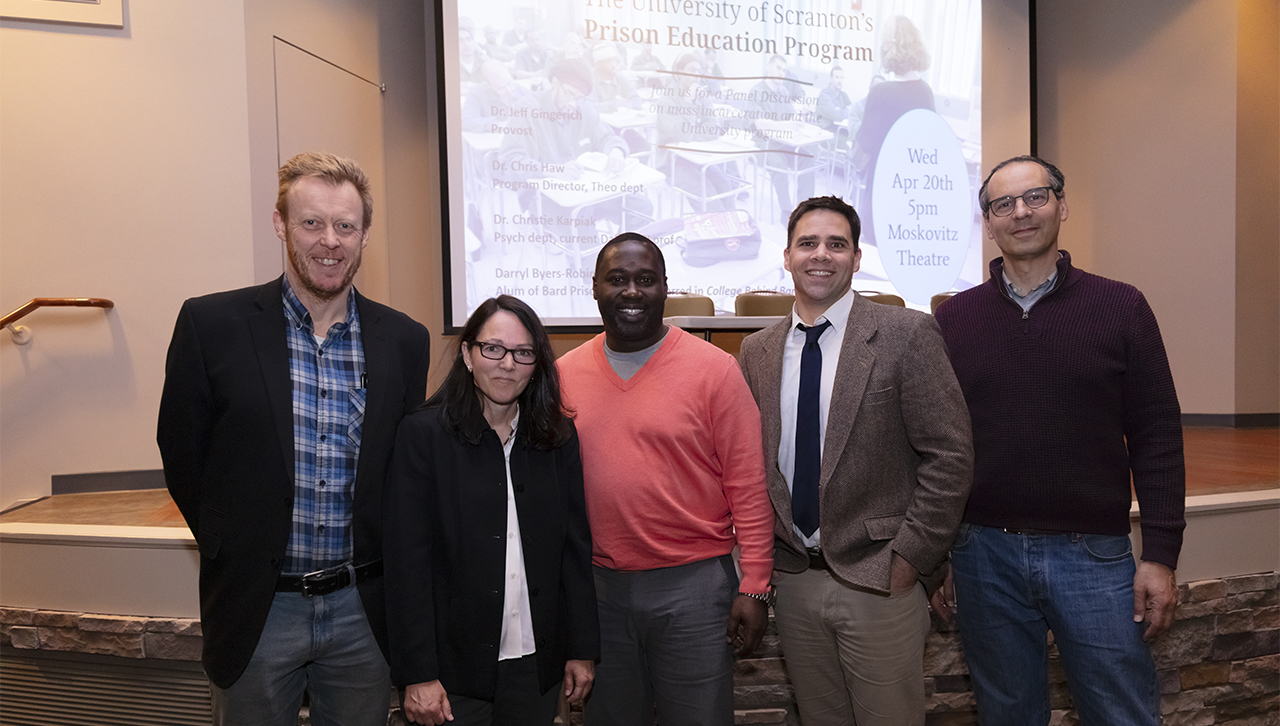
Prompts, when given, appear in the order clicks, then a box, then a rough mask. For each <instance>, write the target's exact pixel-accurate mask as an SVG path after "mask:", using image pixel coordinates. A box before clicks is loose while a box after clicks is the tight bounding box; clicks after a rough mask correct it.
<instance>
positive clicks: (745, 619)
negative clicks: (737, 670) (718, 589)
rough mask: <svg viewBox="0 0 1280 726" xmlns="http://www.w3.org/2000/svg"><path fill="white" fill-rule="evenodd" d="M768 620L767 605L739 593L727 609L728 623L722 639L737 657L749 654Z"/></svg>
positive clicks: (761, 636) (758, 642) (758, 643)
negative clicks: (731, 606) (730, 646)
mask: <svg viewBox="0 0 1280 726" xmlns="http://www.w3.org/2000/svg"><path fill="white" fill-rule="evenodd" d="M768 622H769V606H768V605H765V604H764V603H763V602H761V601H760V600H757V599H755V598H754V597H747V596H746V595H743V594H741V593H739V594H738V596H737V597H735V598H734V599H733V608H732V609H731V610H730V611H729V624H728V626H727V627H726V628H725V631H724V641H725V642H726V643H728V644H729V645H732V646H733V652H734V653H735V654H736V655H737V656H738V657H744V656H746V655H749V654H750V653H751V651H753V650H755V649H756V646H757V645H760V639H761V638H763V637H764V626H765V625H766V624H767V623H768Z"/></svg>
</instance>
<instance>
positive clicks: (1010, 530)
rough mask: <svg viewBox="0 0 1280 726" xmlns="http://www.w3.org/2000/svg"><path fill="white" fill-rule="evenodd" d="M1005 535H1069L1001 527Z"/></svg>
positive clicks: (1050, 531)
mask: <svg viewBox="0 0 1280 726" xmlns="http://www.w3.org/2000/svg"><path fill="white" fill-rule="evenodd" d="M1001 529H1002V530H1004V533H1005V534H1026V535H1031V536H1034V537H1052V536H1054V535H1059V534H1071V533H1070V532H1063V531H1061V530H1055V529H1025V528H1024V529H1015V528H1013V527H1001Z"/></svg>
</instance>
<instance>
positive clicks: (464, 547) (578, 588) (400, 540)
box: [383, 406, 600, 701]
mask: <svg viewBox="0 0 1280 726" xmlns="http://www.w3.org/2000/svg"><path fill="white" fill-rule="evenodd" d="M527 442H528V438H527V436H526V434H525V431H524V426H521V427H520V429H519V430H518V431H517V432H516V440H515V443H514V444H513V445H512V449H511V483H512V488H513V489H514V491H515V497H516V511H517V514H518V516H519V519H520V539H521V543H522V545H523V547H524V567H525V577H526V578H527V580H528V584H529V606H530V608H531V609H532V614H533V637H534V642H535V645H536V648H537V661H538V677H539V681H540V684H541V687H542V692H543V693H546V692H547V690H548V689H550V688H552V687H553V686H555V685H556V684H557V683H559V682H560V681H561V680H562V679H563V678H564V664H565V661H566V660H568V659H574V660H595V659H597V658H598V657H599V656H600V622H599V615H598V613H597V611H596V590H595V582H594V579H593V575H592V573H591V530H590V527H589V525H588V524H587V509H586V500H585V498H584V496H583V490H582V459H581V457H580V455H579V453H578V434H577V430H576V429H575V430H574V433H573V436H572V438H570V439H569V441H568V442H566V443H565V444H564V445H562V446H560V447H559V448H557V449H554V450H552V451H541V450H538V449H534V448H532V447H530V446H529V445H528V444H527ZM385 506H386V518H385V520H386V546H385V547H384V548H383V549H384V551H385V552H386V559H385V562H386V574H385V579H386V581H387V626H388V631H389V636H390V645H391V679H392V680H393V681H394V682H395V683H396V685H399V686H406V685H409V684H413V683H423V682H426V681H433V680H437V679H439V680H440V682H441V684H442V685H443V686H444V688H445V690H446V691H448V692H449V693H451V694H454V693H456V694H460V695H463V696H468V697H470V698H479V699H484V700H487V701H492V700H493V699H494V694H495V690H496V681H497V672H498V645H499V639H500V636H501V633H502V617H503V612H502V598H503V592H504V589H505V585H504V580H503V574H504V569H505V564H506V547H507V545H506V537H505V536H504V535H505V534H506V527H507V475H506V469H505V467H504V465H503V455H502V444H501V443H499V441H498V435H497V433H495V432H494V431H493V429H485V431H484V433H483V434H482V435H481V437H480V442H479V443H478V444H471V443H469V442H468V441H467V440H466V439H465V438H463V436H462V435H461V434H459V433H455V432H453V431H450V430H448V428H447V427H446V426H445V424H444V422H443V420H442V416H441V409H440V408H438V407H435V406H432V407H429V408H424V409H422V410H419V411H416V412H414V413H413V414H411V415H409V416H406V417H405V419H404V420H403V421H402V422H400V431H399V433H398V434H397V435H396V449H395V453H394V454H393V455H392V457H391V469H390V472H389V473H388V475H387V492H386V497H385Z"/></svg>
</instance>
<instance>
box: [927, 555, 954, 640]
mask: <svg viewBox="0 0 1280 726" xmlns="http://www.w3.org/2000/svg"><path fill="white" fill-rule="evenodd" d="M941 566H942V568H943V569H944V571H945V573H946V574H944V575H943V577H942V585H941V586H939V587H938V589H937V590H934V591H933V594H932V595H930V596H929V605H930V606H931V607H932V608H933V613H934V615H937V616H938V619H939V620H941V621H942V622H944V623H946V624H947V625H950V624H951V623H952V622H953V621H954V620H955V619H956V583H955V581H954V580H953V579H952V578H951V563H950V562H944V563H942V565H941Z"/></svg>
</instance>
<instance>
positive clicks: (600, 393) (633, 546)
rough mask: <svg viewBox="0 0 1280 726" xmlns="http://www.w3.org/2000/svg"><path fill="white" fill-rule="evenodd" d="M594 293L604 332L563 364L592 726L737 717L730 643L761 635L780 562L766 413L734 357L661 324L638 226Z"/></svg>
mask: <svg viewBox="0 0 1280 726" xmlns="http://www.w3.org/2000/svg"><path fill="white" fill-rule="evenodd" d="M592 294H593V296H594V297H595V299H596V301H597V303H598V304H599V306H600V317H601V318H602V319H603V321H604V330H605V332H604V333H603V334H602V335H597V336H596V337H595V338H593V339H591V340H590V341H588V342H587V343H586V344H584V345H582V346H581V347H579V348H577V349H575V350H573V351H571V352H569V353H568V354H566V355H565V356H564V357H563V358H561V359H560V374H561V377H562V386H563V392H564V398H565V403H566V404H567V405H568V406H570V407H572V408H574V409H576V411H577V425H578V433H579V436H580V438H581V446H582V464H583V470H584V474H585V483H586V495H587V514H588V516H589V518H590V520H591V532H592V538H593V540H594V558H593V562H594V564H595V577H596V595H597V598H598V600H599V606H600V641H601V655H600V665H599V667H598V668H597V669H596V681H595V690H594V692H593V694H592V696H591V700H590V701H589V702H588V703H587V707H586V722H587V723H588V724H591V726H620V725H625V726H632V725H634V726H650V724H652V723H653V718H654V713H655V708H656V712H657V716H658V720H659V722H660V723H662V724H663V726H679V725H680V724H687V725H688V726H730V725H731V724H732V723H733V653H734V652H735V651H736V652H737V653H738V654H739V655H745V654H746V653H749V652H750V651H751V650H752V649H754V648H755V646H756V645H757V644H758V643H759V642H760V638H761V636H762V635H763V633H764V627H765V622H766V620H767V618H768V608H767V599H768V594H769V575H770V571H771V570H772V568H773V534H772V529H771V527H772V520H773V511H772V509H771V507H770V504H769V498H768V495H767V494H766V493H765V487H764V462H763V457H762V455H761V443H760V413H759V411H758V410H757V409H756V405H755V402H754V401H753V400H752V398H751V392H750V391H749V390H748V389H747V384H746V381H744V380H743V378H742V374H741V373H740V372H739V370H738V366H737V364H736V363H735V362H734V359H733V357H732V356H730V355H729V354H727V353H725V352H723V351H721V350H720V349H718V348H716V347H715V346H712V345H711V344H710V343H706V342H704V341H702V340H700V339H698V338H696V337H694V336H691V335H689V334H688V333H685V332H684V331H682V330H680V329H678V328H672V327H669V326H667V325H665V324H664V323H663V322H662V310H663V305H664V304H665V302H666V298H667V279H666V264H665V262H664V260H663V257H662V252H661V250H659V249H658V247H657V245H655V244H654V243H653V242H652V241H651V240H649V239H648V238H647V237H644V236H643V235H639V234H635V233H624V234H621V235H619V236H617V237H615V238H614V239H613V240H611V241H610V242H609V243H608V244H607V245H605V246H604V248H603V249H601V250H600V255H599V257H598V258H597V259H596V271H595V275H594V276H593V277H592ZM735 545H737V546H738V549H739V554H740V557H739V566H740V567H741V571H742V575H741V582H739V576H738V574H737V572H736V571H735V568H734V564H733V559H732V557H731V555H730V553H731V552H732V551H733V549H734V546H735Z"/></svg>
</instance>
